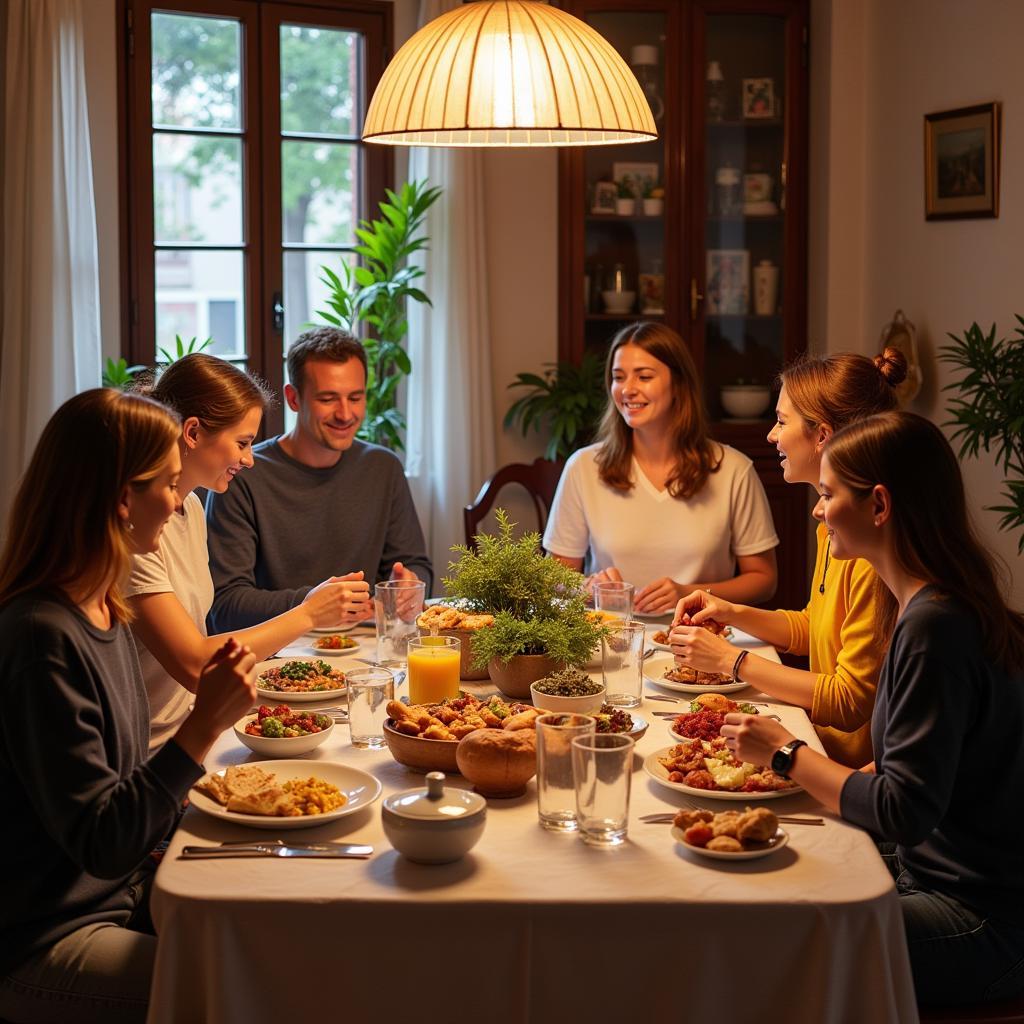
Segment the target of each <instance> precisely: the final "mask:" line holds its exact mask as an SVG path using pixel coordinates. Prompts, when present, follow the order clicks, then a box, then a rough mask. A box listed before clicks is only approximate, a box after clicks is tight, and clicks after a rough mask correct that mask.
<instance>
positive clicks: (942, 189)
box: [924, 103, 999, 220]
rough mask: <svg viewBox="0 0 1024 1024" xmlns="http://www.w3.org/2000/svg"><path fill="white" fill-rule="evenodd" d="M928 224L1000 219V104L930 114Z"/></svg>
mask: <svg viewBox="0 0 1024 1024" xmlns="http://www.w3.org/2000/svg"><path fill="white" fill-rule="evenodd" d="M924 215H925V219H927V220H952V219H954V218H962V217H998V216H999V104H998V103H982V104H980V105H979V106H976V107H961V108H959V109H958V110H945V111H943V112H942V113H939V114H926V115H925V119H924Z"/></svg>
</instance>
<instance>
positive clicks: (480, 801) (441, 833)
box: [381, 740, 487, 864]
mask: <svg viewBox="0 0 1024 1024" xmlns="http://www.w3.org/2000/svg"><path fill="white" fill-rule="evenodd" d="M426 742H427V743H440V742H445V741H443V740H427V741H426ZM444 782H445V777H444V774H443V773H442V772H430V773H429V774H428V775H427V785H426V788H422V789H409V790H405V791H404V792H402V793H395V794H393V795H392V796H389V797H387V798H386V799H385V800H384V802H383V803H382V804H381V824H382V825H383V826H384V834H385V835H386V836H387V837H388V842H389V843H391V845H392V846H393V847H394V848H395V849H396V850H397V851H398V852H399V853H400V854H402V856H403V857H408V859H409V860H412V861H415V862H416V863H418V864H450V863H451V862H452V861H456V860H459V859H460V858H461V857H464V856H465V855H466V854H467V853H469V851H470V850H471V849H473V847H474V846H476V844H477V842H478V841H479V839H480V837H481V836H482V835H483V833H484V826H485V825H486V824H487V801H486V800H485V799H484V798H483V797H482V796H480V795H479V794H477V793H470V792H468V791H467V790H464V789H455V788H447V787H445V784H444Z"/></svg>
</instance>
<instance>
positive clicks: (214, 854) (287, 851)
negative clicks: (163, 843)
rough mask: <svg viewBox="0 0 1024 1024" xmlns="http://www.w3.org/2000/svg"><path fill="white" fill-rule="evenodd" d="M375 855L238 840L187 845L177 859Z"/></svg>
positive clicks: (340, 846)
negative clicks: (217, 843) (205, 844)
mask: <svg viewBox="0 0 1024 1024" xmlns="http://www.w3.org/2000/svg"><path fill="white" fill-rule="evenodd" d="M372 853H373V847H372V846H366V845H363V844H359V843H298V842H285V841H284V840H281V839H262V840H259V841H256V842H250V841H248V840H238V841H235V842H227V843H221V844H220V846H185V847H182V850H181V853H180V854H179V855H178V856H179V857H180V859H181V860H222V859H224V858H227V857H286V858H287V857H299V858H317V857H323V858H327V859H340V858H348V857H354V858H356V859H358V860H366V859H367V858H368V857H369V856H370V855H371V854H372Z"/></svg>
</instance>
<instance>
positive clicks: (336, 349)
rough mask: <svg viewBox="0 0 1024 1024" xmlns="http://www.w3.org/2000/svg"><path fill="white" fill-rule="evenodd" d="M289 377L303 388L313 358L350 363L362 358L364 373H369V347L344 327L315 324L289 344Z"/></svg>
mask: <svg viewBox="0 0 1024 1024" xmlns="http://www.w3.org/2000/svg"><path fill="white" fill-rule="evenodd" d="M287 358H288V380H289V382H290V383H291V385H292V387H294V388H296V389H297V390H299V391H301V390H302V381H303V374H304V373H305V370H306V363H307V362H309V360H310V359H324V360H327V361H328V362H332V363H347V362H348V361H349V360H350V359H358V360H359V362H361V363H362V364H363V373H364V374H368V373H369V371H368V369H367V365H366V349H364V348H363V346H362V343H361V342H360V341H359V339H358V338H356V337H354V336H353V335H351V334H350V333H349V332H348V331H343V330H342V329H341V328H340V327H314V328H313V329H312V330H309V331H304V332H303V333H302V334H300V335H299V336H298V337H297V338H296V339H295V340H294V341H293V342H292V343H291V345H289V346H288V357H287Z"/></svg>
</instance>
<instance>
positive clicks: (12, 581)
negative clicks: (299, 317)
mask: <svg viewBox="0 0 1024 1024" xmlns="http://www.w3.org/2000/svg"><path fill="white" fill-rule="evenodd" d="M179 429H180V427H179V424H178V422H177V418H176V417H175V416H174V415H173V414H172V413H170V412H169V411H168V410H167V409H165V408H164V407H163V406H161V405H159V404H158V403H156V402H153V401H150V400H149V399H147V398H143V397H140V396H138V395H131V394H121V393H120V392H117V391H112V390H107V389H102V388H98V389H95V390H92V391H85V392H83V393H82V394H80V395H76V396H75V397H74V398H72V399H70V400H69V401H67V402H65V403H64V405H62V406H61V407H60V409H58V410H57V412H56V413H55V414H54V415H53V417H52V418H51V419H50V421H49V423H48V424H47V425H46V427H45V429H44V430H43V433H42V436H41V437H40V439H39V443H38V444H37V446H36V449H35V452H34V454H33V456H32V460H31V462H30V463H29V467H28V469H27V470H26V472H25V475H24V477H23V478H22V481H21V484H20V486H19V488H18V492H17V494H16V495H15V498H14V503H13V506H12V510H11V516H10V523H9V531H8V535H7V540H6V543H5V546H4V550H3V555H2V556H0V704H2V707H3V715H2V716H0V723H2V724H0V791H2V792H3V794H4V800H5V810H6V813H7V815H8V816H9V817H10V818H11V820H13V821H16V822H17V823H18V827H17V830H16V835H14V836H12V837H10V840H9V841H8V842H5V843H3V844H0V875H2V877H3V878H4V879H6V880H7V884H6V886H5V890H4V913H3V916H2V919H0V920H2V923H0V1016H2V1017H4V1018H9V1019H12V1020H40V1021H42V1020H47V1021H50V1020H59V1021H61V1022H62V1024H76V1022H79V1021H103V1022H108V1021H115V1022H120V1021H139V1022H141V1021H142V1020H143V1019H144V1018H145V1014H146V1004H147V1001H148V996H149V983H150V976H151V973H152V965H153V957H154V953H155V947H156V940H155V938H154V937H153V935H152V934H151V932H152V929H151V926H149V923H148V914H147V912H146V898H147V895H148V888H149V881H150V879H151V875H152V870H153V868H152V867H151V866H150V867H147V865H148V864H150V861H149V860H148V856H147V855H148V854H149V852H150V851H151V850H153V848H154V847H155V846H156V845H157V844H158V843H159V842H160V841H161V840H162V839H163V838H164V837H165V836H166V835H167V833H168V832H169V831H170V830H171V829H172V828H173V827H174V824H175V822H176V820H177V817H178V814H179V813H180V810H181V804H182V801H183V800H184V798H185V795H186V794H187V793H188V790H189V787H190V786H191V785H192V783H194V782H195V781H196V780H197V779H198V778H199V777H200V776H201V775H202V773H203V769H202V766H201V762H202V760H203V758H204V757H205V756H206V754H207V752H208V751H209V749H210V746H211V745H212V743H213V741H214V740H215V739H216V737H217V736H218V735H220V733H221V732H222V731H223V730H224V729H225V728H227V727H228V726H229V725H230V724H231V723H232V722H233V721H235V720H236V719H237V718H238V717H239V716H240V715H241V714H242V713H243V712H244V711H245V709H246V708H247V707H249V706H250V704H251V702H252V700H253V698H254V696H255V689H254V687H253V666H254V665H255V660H256V659H255V658H254V657H253V655H252V653H251V652H250V651H248V650H247V649H246V648H245V647H242V646H240V645H238V644H236V643H234V642H231V641H229V642H228V643H227V644H225V645H223V646H222V647H221V648H220V650H218V651H217V652H215V653H214V655H213V657H212V658H210V659H209V660H208V663H207V665H206V666H205V667H204V669H203V670H202V672H201V681H200V684H199V687H198V690H197V694H196V705H195V710H194V711H193V712H192V714H191V715H189V717H188V718H187V719H186V720H185V721H183V722H182V723H181V725H180V727H179V728H178V730H177V732H176V733H175V734H174V735H173V736H172V737H171V738H170V739H169V740H168V742H167V743H166V744H164V746H163V747H162V748H161V749H160V750H159V751H158V752H157V753H155V754H153V755H152V756H150V755H149V753H148V742H149V708H148V704H147V702H146V691H145V688H144V686H143V683H142V675H141V672H140V670H139V661H138V658H137V657H136V654H135V645H134V643H133V642H132V638H131V633H130V632H129V630H128V627H127V622H128V619H129V609H128V605H127V603H126V601H125V599H124V596H123V592H122V589H121V584H122V580H123V579H124V577H125V576H126V574H127V571H128V566H129V561H130V559H131V557H132V556H133V555H135V554H142V553H146V552H150V551H154V550H155V549H156V547H157V545H158V543H159V541H160V534H161V532H162V531H163V528H164V524H165V523H166V522H167V520H168V518H169V517H170V516H171V515H172V514H173V512H174V508H175V506H176V504H177V493H176V490H175V486H176V483H177V479H178V474H179V472H180V469H181V465H180V456H179V455H178V447H177V437H178V431H179ZM147 932H148V934H147Z"/></svg>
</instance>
